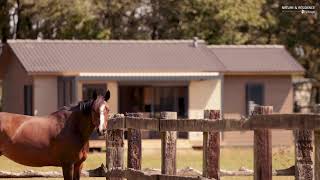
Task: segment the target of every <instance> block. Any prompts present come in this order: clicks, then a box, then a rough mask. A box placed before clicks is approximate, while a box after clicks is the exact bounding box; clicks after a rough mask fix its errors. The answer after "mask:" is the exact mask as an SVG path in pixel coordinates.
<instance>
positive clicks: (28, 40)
mask: <svg viewBox="0 0 320 180" xmlns="http://www.w3.org/2000/svg"><path fill="white" fill-rule="evenodd" d="M193 41H194V40H193V39H162V40H124V39H120V40H81V39H76V40H74V39H55V40H51V39H42V40H37V39H8V40H7V43H8V44H10V43H26V42H32V43H192V42H193ZM197 42H198V43H206V42H205V41H204V40H202V39H199V40H197Z"/></svg>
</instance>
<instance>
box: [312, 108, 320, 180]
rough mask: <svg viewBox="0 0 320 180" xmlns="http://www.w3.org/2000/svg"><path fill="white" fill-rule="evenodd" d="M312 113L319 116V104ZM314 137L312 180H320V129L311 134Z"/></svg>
mask: <svg viewBox="0 0 320 180" xmlns="http://www.w3.org/2000/svg"><path fill="white" fill-rule="evenodd" d="M313 111H314V113H316V114H320V104H317V105H315V106H314V109H313ZM313 134H314V135H313V136H314V146H315V147H314V151H315V156H314V179H315V180H320V129H316V130H314V132H313Z"/></svg>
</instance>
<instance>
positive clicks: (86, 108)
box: [52, 99, 94, 115]
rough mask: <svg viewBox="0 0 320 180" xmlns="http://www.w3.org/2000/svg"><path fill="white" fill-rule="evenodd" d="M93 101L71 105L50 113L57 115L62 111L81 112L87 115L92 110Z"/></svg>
mask: <svg viewBox="0 0 320 180" xmlns="http://www.w3.org/2000/svg"><path fill="white" fill-rule="evenodd" d="M93 102H94V101H93V100H92V99H90V100H84V101H80V102H79V103H78V104H71V105H69V106H63V107H61V108H60V109H59V110H58V111H56V112H54V113H52V114H57V113H59V112H62V111H70V112H79V111H81V112H82V113H83V114H85V115H89V114H90V112H91V110H92V105H93Z"/></svg>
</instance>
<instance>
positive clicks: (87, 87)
mask: <svg viewBox="0 0 320 180" xmlns="http://www.w3.org/2000/svg"><path fill="white" fill-rule="evenodd" d="M94 91H96V92H97V94H98V95H102V96H104V94H105V93H106V91H107V85H106V84H83V85H82V99H83V100H88V99H90V98H92V94H93V92H94Z"/></svg>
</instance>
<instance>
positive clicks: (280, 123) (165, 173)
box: [107, 106, 320, 180]
mask: <svg viewBox="0 0 320 180" xmlns="http://www.w3.org/2000/svg"><path fill="white" fill-rule="evenodd" d="M272 112H273V107H272V106H256V107H254V108H253V109H252V112H250V114H251V116H249V117H248V118H242V119H225V118H220V111H219V110H205V111H204V117H205V118H204V119H176V112H161V113H160V115H161V118H145V117H144V116H143V115H142V114H139V113H137V114H136V115H134V114H135V113H129V114H127V116H124V115H119V114H118V115H115V116H113V117H112V118H110V119H109V120H108V126H107V128H108V131H110V132H113V131H119V130H121V131H128V133H129V132H134V134H137V135H139V134H140V133H141V131H142V130H146V131H157V132H160V134H161V157H162V158H161V174H153V175H150V174H146V173H145V172H143V171H141V170H140V168H141V167H140V166H136V167H133V169H132V168H131V169H130V167H131V166H129V164H128V169H124V168H122V169H121V168H120V169H121V170H120V169H118V170H117V172H118V173H120V174H121V177H119V176H118V177H113V175H114V174H113V173H112V172H110V171H112V169H114V168H117V165H115V164H114V165H113V166H110V167H112V168H111V169H110V168H108V173H109V175H107V176H109V177H111V179H112V180H113V179H114V180H115V179H122V178H127V179H129V180H130V179H146V180H149V179H150V180H151V179H166V180H167V179H174V180H176V179H181V180H182V179H186V180H189V179H190V180H192V179H216V180H220V177H221V176H254V179H255V180H271V179H272V176H295V179H297V180H298V179H313V175H312V174H313V163H312V160H311V154H312V132H313V131H317V130H318V129H320V115H319V114H272ZM272 129H286V130H293V134H294V137H295V164H294V165H293V166H291V167H289V168H287V169H282V170H274V169H272V148H271V147H272V141H271V136H272V133H271V131H270V130H272ZM133 130H135V131H133ZM223 131H254V146H253V149H254V170H246V171H225V170H221V169H220V165H219V164H220V163H219V162H220V134H219V132H223ZM176 132H203V171H202V176H198V177H183V176H177V175H176V174H177V170H176V151H177V150H176V141H177V137H176ZM134 137H138V139H137V138H134V141H132V140H130V139H128V147H129V149H128V154H129V153H130V152H137V153H136V154H135V155H140V154H139V153H140V152H141V136H136V135H135V136H134ZM319 138H320V137H319ZM318 141H320V140H318ZM318 141H316V142H318ZM130 144H137V145H135V146H132V145H131V146H129V145H130ZM318 146H320V144H319V143H317V144H315V147H316V149H317V147H318ZM130 147H131V149H130ZM134 148H136V149H134ZM137 148H138V149H137ZM115 156H116V157H111V156H110V157H108V158H109V159H110V158H111V159H112V158H114V159H121V156H122V155H119V154H118V155H115ZM135 157H139V156H135ZM142 157H143V156H140V157H139V158H142ZM108 158H107V159H108ZM139 158H138V159H136V160H135V161H137V162H141V161H140V159H139ZM107 161H108V160H107ZM129 161H130V159H128V162H129ZM107 164H108V163H107ZM108 173H107V174H108ZM110 173H111V174H113V175H111V174H110ZM317 174H319V173H318V172H315V175H317ZM110 175H111V176H110ZM316 180H320V179H316Z"/></svg>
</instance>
